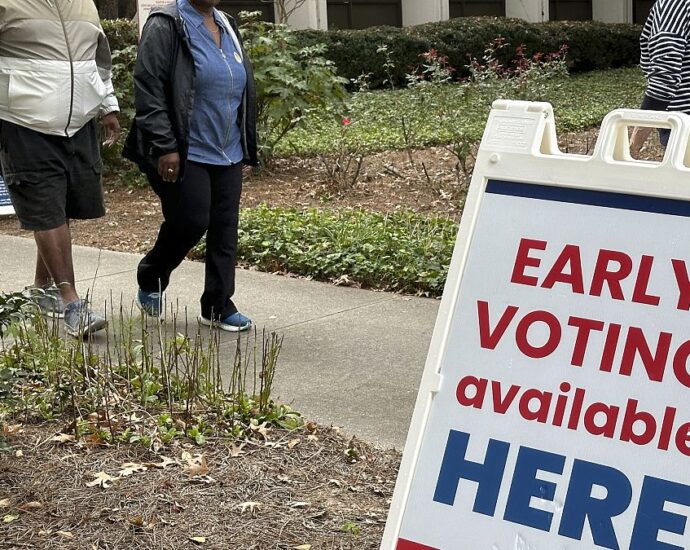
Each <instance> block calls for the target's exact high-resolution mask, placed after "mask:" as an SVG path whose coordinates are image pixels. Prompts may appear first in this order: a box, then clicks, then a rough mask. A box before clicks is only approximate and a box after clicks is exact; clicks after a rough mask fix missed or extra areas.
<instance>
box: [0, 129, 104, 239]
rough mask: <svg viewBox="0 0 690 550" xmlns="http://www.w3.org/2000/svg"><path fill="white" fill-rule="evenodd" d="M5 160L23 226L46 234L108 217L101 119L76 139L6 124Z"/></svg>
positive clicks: (1, 151) (0, 136) (1, 158)
mask: <svg viewBox="0 0 690 550" xmlns="http://www.w3.org/2000/svg"><path fill="white" fill-rule="evenodd" d="M0 162H1V163H2V172H3V175H4V177H5V183H7V190H8V191H9V193H10V198H11V199H12V206H13V207H14V210H15V212H16V213H17V217H18V218H19V223H20V224H21V226H22V228H24V229H28V230H30V231H46V230H48V229H54V228H56V227H60V226H61V225H63V224H65V223H66V222H67V220H69V219H81V220H84V219H92V218H99V217H101V216H103V215H105V204H104V202H103V188H102V186H101V168H102V162H101V152H100V148H99V143H98V131H97V128H96V122H95V121H91V122H90V123H88V124H87V125H86V126H84V127H83V128H82V129H81V130H79V131H78V132H77V133H76V134H75V135H74V136H72V137H71V138H69V137H63V136H52V135H47V134H42V133H40V132H36V131H35V130H30V129H29V128H24V127H23V126H18V125H16V124H12V123H10V122H7V121H0Z"/></svg>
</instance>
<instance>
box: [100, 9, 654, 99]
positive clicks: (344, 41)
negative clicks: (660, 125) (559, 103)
mask: <svg viewBox="0 0 690 550" xmlns="http://www.w3.org/2000/svg"><path fill="white" fill-rule="evenodd" d="M103 28H104V30H105V32H106V34H107V35H108V39H109V40H110V47H111V49H112V50H113V51H115V50H120V49H122V48H124V47H126V46H128V45H132V44H136V43H137V28H136V25H135V24H134V23H132V22H131V21H129V20H125V19H116V20H113V21H103ZM640 30H641V28H640V27H639V26H637V25H627V24H608V23H599V22H596V21H576V22H574V21H552V22H548V23H527V22H526V21H523V20H521V19H506V18H502V17H459V18H455V19H451V20H449V21H442V22H438V23H426V24H424V25H417V26H415V27H407V28H404V29H400V28H396V27H372V28H369V29H364V30H354V31H349V30H331V31H316V30H302V31H297V37H298V40H299V41H300V42H301V43H302V44H303V45H305V46H307V45H313V44H318V43H323V44H326V46H327V51H326V54H325V55H326V57H327V58H328V59H330V60H332V61H333V62H335V64H336V65H337V67H338V71H339V73H340V75H341V76H344V77H345V78H348V79H356V78H357V77H359V76H360V75H362V74H366V73H372V78H371V85H372V87H374V88H378V87H382V86H383V85H384V81H385V80H386V79H387V78H388V74H387V72H386V70H385V69H384V67H383V63H384V56H383V54H381V53H377V52H376V50H377V48H378V47H379V46H380V45H382V44H386V45H388V46H389V50H390V54H391V56H392V61H393V64H394V67H393V68H392V71H391V72H392V77H393V80H394V81H395V83H396V84H398V85H400V84H403V83H404V82H405V75H406V74H407V73H410V72H413V70H414V68H415V67H417V66H418V65H419V64H420V61H421V59H420V54H422V53H424V52H427V51H429V50H430V49H432V48H435V49H436V50H437V51H438V52H439V53H441V54H443V55H447V56H448V58H449V63H450V64H451V65H452V66H453V67H455V69H457V70H458V71H459V72H460V74H464V71H465V66H466V65H467V64H468V61H469V57H476V58H477V59H481V58H482V56H483V54H484V50H485V49H486V46H487V44H488V43H489V42H490V41H491V40H493V39H494V38H496V37H497V36H502V37H503V38H505V40H506V42H507V43H508V44H510V45H511V47H509V48H506V49H505V50H504V52H503V59H502V61H503V62H504V63H507V62H509V61H510V58H511V56H512V55H514V54H515V47H517V46H519V45H520V44H524V45H525V46H526V53H527V54H528V55H532V54H533V53H536V52H544V53H549V52H554V51H557V50H558V49H559V48H560V47H561V45H563V44H567V45H568V62H569V68H570V70H571V71H575V72H577V71H589V70H593V69H607V68H615V67H629V66H633V65H636V64H637V63H638V62H639V58H640V48H639V37H640Z"/></svg>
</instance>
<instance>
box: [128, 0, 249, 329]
mask: <svg viewBox="0 0 690 550" xmlns="http://www.w3.org/2000/svg"><path fill="white" fill-rule="evenodd" d="M218 3H219V0H177V1H175V2H171V3H170V4H168V5H166V6H164V7H163V8H161V9H159V10H158V11H154V12H152V13H151V15H150V16H149V19H148V21H147V23H146V25H145V27H144V30H143V33H142V37H141V42H140V44H139V52H138V55H137V63H136V68H135V71H134V85H135V105H136V118H135V121H134V124H133V126H132V130H131V132H130V134H129V137H128V140H127V144H126V146H125V151H124V155H125V156H126V157H127V158H129V159H131V160H133V161H134V162H136V163H137V164H138V165H139V168H140V169H141V170H142V171H143V172H144V173H145V174H146V176H147V177H148V179H149V182H150V183H151V186H152V188H153V190H154V191H155V192H156V194H157V195H158V197H159V198H160V201H161V207H162V210H163V217H164V222H163V223H162V225H161V227H160V230H159V233H158V238H157V240H156V243H155V245H154V247H153V249H152V250H151V251H150V252H149V253H148V254H146V256H145V257H144V258H143V259H142V260H141V262H140V263H139V268H138V271H137V280H138V283H139V290H138V292H137V298H136V301H137V304H138V305H139V307H140V308H141V310H142V311H143V312H145V313H146V314H148V315H150V316H154V317H157V316H159V315H160V314H161V309H162V304H163V293H164V292H165V290H166V288H167V287H168V284H169V282H170V275H171V274H172V272H173V270H174V269H175V268H176V267H177V266H178V265H179V264H180V263H181V262H182V260H183V259H184V258H185V256H186V255H187V253H188V252H189V251H190V250H191V249H192V247H193V246H194V245H196V244H197V243H198V242H199V240H200V239H201V237H202V236H203V235H204V233H206V235H207V236H206V270H205V281H204V292H203V294H202V296H201V315H199V322H200V323H201V324H204V325H208V326H210V325H214V326H218V327H219V328H221V329H223V330H228V331H235V332H236V331H242V330H247V329H248V328H249V327H250V326H251V324H252V323H251V321H250V320H249V319H248V318H247V317H246V316H244V315H242V314H241V313H240V312H239V311H238V310H237V307H236V306H235V304H234V303H233V301H232V296H233V294H234V292H235V264H236V261H237V228H238V221H239V205H240V195H241V192H242V164H249V165H256V164H257V151H256V92H255V87H254V81H253V76H252V68H251V64H250V62H249V60H248V59H247V56H246V54H245V52H244V50H243V48H242V42H241V38H240V35H239V32H238V30H237V27H236V25H235V23H234V21H233V20H231V19H229V18H228V17H226V16H225V15H224V14H223V13H221V12H220V11H218V10H217V9H216V6H217V5H218Z"/></svg>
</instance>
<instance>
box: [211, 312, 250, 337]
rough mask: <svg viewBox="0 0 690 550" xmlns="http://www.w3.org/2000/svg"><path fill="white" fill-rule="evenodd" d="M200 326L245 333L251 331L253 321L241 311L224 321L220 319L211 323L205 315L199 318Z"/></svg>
mask: <svg viewBox="0 0 690 550" xmlns="http://www.w3.org/2000/svg"><path fill="white" fill-rule="evenodd" d="M198 320H199V324H200V325H205V326H207V327H211V326H213V327H217V328H219V329H220V330H227V331H228V332H243V331H245V330H249V329H250V328H251V326H252V321H251V319H249V317H245V316H244V315H242V314H241V313H240V312H239V311H236V312H235V313H233V314H232V315H228V316H227V317H225V318H224V319H218V320H215V321H211V320H210V319H207V318H206V317H204V316H203V315H199V317H198Z"/></svg>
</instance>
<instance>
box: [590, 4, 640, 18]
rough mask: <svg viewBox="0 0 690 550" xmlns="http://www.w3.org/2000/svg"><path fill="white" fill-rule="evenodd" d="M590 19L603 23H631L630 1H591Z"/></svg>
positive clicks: (631, 10)
mask: <svg viewBox="0 0 690 550" xmlns="http://www.w3.org/2000/svg"><path fill="white" fill-rule="evenodd" d="M592 18H593V19H594V20H595V21H603V22H604V23H632V21H633V9H632V0H592Z"/></svg>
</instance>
